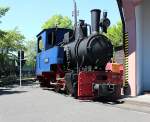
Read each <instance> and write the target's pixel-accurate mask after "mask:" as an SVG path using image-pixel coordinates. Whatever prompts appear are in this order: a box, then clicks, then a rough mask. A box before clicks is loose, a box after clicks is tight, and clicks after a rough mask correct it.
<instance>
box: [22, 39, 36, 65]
mask: <svg viewBox="0 0 150 122" xmlns="http://www.w3.org/2000/svg"><path fill="white" fill-rule="evenodd" d="M36 48H37V46H36V39H32V40H29V41H27V42H26V49H27V50H26V51H25V54H26V57H27V60H26V66H28V67H30V68H34V67H35V58H36Z"/></svg>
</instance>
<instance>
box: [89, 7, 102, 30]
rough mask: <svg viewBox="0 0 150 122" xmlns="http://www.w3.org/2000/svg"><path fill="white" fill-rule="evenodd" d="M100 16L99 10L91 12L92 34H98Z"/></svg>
mask: <svg viewBox="0 0 150 122" xmlns="http://www.w3.org/2000/svg"><path fill="white" fill-rule="evenodd" d="M100 14H101V10H100V9H93V10H91V26H92V33H99V24H100Z"/></svg>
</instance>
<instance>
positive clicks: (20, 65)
mask: <svg viewBox="0 0 150 122" xmlns="http://www.w3.org/2000/svg"><path fill="white" fill-rule="evenodd" d="M21 59H22V57H21V50H20V87H21V86H22V81H21V75H22V72H21V68H22V67H21Z"/></svg>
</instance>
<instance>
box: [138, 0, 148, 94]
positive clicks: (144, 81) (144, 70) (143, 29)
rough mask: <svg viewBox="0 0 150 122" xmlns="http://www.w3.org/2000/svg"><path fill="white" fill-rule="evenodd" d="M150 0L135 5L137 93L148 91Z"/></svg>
mask: <svg viewBox="0 0 150 122" xmlns="http://www.w3.org/2000/svg"><path fill="white" fill-rule="evenodd" d="M149 5H150V0H144V1H142V2H141V4H140V5H138V6H136V8H135V13H136V42H137V43H136V49H137V57H136V67H137V73H136V79H137V94H138V95H139V94H141V93H142V92H143V91H150V14H149V11H150V7H149Z"/></svg>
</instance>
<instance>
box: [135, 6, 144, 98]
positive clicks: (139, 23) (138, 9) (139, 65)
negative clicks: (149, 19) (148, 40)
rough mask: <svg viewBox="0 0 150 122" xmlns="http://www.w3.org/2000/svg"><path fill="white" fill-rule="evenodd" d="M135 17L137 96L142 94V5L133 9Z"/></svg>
mask: <svg viewBox="0 0 150 122" xmlns="http://www.w3.org/2000/svg"><path fill="white" fill-rule="evenodd" d="M135 16H136V51H137V56H136V71H137V72H136V77H137V78H136V81H137V84H136V85H137V95H139V94H141V93H142V92H143V84H142V40H143V38H142V36H143V31H142V30H143V21H142V18H143V16H142V5H138V6H136V8H135Z"/></svg>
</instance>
